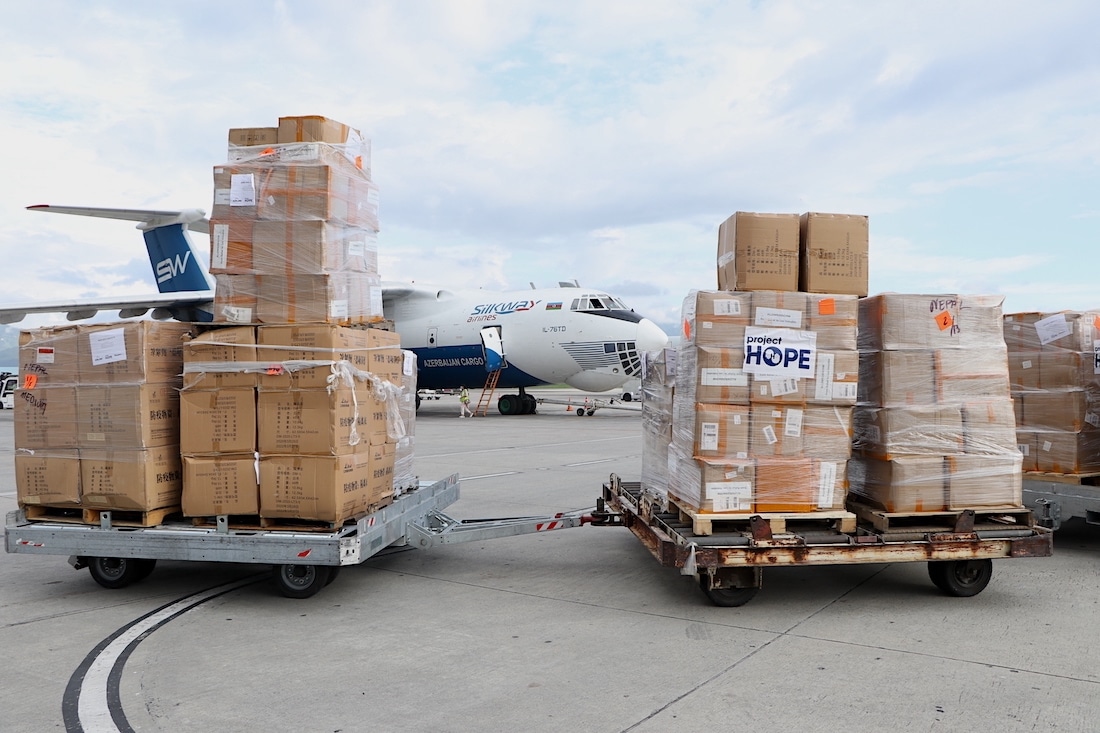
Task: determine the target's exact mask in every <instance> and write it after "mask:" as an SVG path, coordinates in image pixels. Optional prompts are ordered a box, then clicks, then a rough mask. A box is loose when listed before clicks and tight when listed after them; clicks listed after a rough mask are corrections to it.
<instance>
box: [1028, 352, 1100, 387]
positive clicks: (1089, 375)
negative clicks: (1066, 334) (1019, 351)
mask: <svg viewBox="0 0 1100 733" xmlns="http://www.w3.org/2000/svg"><path fill="white" fill-rule="evenodd" d="M1038 358H1039V368H1038V370H1037V371H1038V372H1039V384H1038V389H1042V390H1048V391H1054V390H1065V389H1088V390H1090V391H1100V373H1097V372H1098V370H1100V364H1098V363H1097V354H1096V353H1095V352H1093V351H1091V350H1090V351H1042V352H1039V354H1038Z"/></svg>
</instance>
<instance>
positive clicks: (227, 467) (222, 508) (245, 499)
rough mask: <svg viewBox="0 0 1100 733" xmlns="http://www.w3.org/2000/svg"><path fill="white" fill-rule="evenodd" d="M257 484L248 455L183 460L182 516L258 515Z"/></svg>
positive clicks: (252, 459)
mask: <svg viewBox="0 0 1100 733" xmlns="http://www.w3.org/2000/svg"><path fill="white" fill-rule="evenodd" d="M259 513H260V483H259V477H258V475H257V459H256V456H255V455H254V454H252V453H242V454H225V455H217V456H184V457H183V515H184V516H185V517H210V516H215V515H218V514H259Z"/></svg>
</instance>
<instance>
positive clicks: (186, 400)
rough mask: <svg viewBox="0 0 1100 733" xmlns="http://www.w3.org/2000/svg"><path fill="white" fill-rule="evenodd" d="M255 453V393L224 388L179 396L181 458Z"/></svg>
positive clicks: (184, 392) (248, 388)
mask: <svg viewBox="0 0 1100 733" xmlns="http://www.w3.org/2000/svg"><path fill="white" fill-rule="evenodd" d="M255 450H256V390H254V389H253V388H251V387H224V388H222V389H215V390H192V389H185V390H183V391H182V392H180V452H181V453H183V454H184V455H204V454H205V455H209V454H214V453H252V452H253V451H255Z"/></svg>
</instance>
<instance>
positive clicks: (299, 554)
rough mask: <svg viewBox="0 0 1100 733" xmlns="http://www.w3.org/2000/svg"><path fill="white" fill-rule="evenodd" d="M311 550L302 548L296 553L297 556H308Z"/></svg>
mask: <svg viewBox="0 0 1100 733" xmlns="http://www.w3.org/2000/svg"><path fill="white" fill-rule="evenodd" d="M311 552H313V550H302V551H301V552H299V553H298V557H309V553H311Z"/></svg>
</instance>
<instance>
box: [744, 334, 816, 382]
mask: <svg viewBox="0 0 1100 733" xmlns="http://www.w3.org/2000/svg"><path fill="white" fill-rule="evenodd" d="M743 369H744V370H745V371H746V372H748V373H749V374H755V375H756V376H758V377H765V378H770V379H776V378H786V377H794V378H796V379H812V378H813V376H814V373H815V371H816V369H817V334H816V333H814V332H813V331H796V330H794V329H791V328H761V327H759V326H746V327H745V363H744V366H743Z"/></svg>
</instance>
